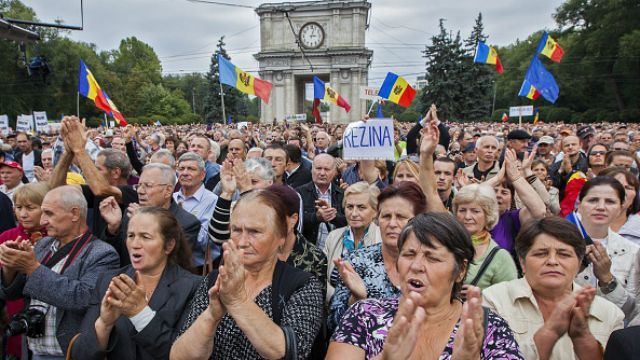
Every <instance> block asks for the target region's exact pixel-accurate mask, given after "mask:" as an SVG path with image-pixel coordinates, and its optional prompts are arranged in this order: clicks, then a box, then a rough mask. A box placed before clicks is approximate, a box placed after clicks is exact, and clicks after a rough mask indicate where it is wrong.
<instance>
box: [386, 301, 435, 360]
mask: <svg viewBox="0 0 640 360" xmlns="http://www.w3.org/2000/svg"><path fill="white" fill-rule="evenodd" d="M420 296H421V295H419V294H417V293H413V292H412V293H409V295H407V296H403V297H402V298H401V300H400V305H399V306H398V312H397V313H396V316H395V318H394V319H393V324H392V325H391V329H389V334H388V335H387V339H386V340H385V342H384V349H383V350H382V356H381V358H382V359H384V360H396V359H398V360H405V359H409V358H410V357H411V355H412V354H413V352H414V348H415V347H416V344H417V341H418V336H419V335H420V328H421V326H422V324H423V323H424V321H425V319H426V314H425V312H424V308H422V306H419V305H418V303H419V302H420Z"/></svg>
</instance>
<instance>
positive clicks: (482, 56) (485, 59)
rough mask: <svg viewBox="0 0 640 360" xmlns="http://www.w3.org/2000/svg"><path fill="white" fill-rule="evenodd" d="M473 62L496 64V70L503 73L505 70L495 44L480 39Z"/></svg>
mask: <svg viewBox="0 0 640 360" xmlns="http://www.w3.org/2000/svg"><path fill="white" fill-rule="evenodd" d="M473 62H475V63H481V64H490V65H495V66H496V71H497V72H498V73H499V74H502V73H503V72H504V68H503V67H502V62H501V61H500V57H499V56H498V52H497V51H496V49H495V48H494V47H493V46H489V45H487V44H485V43H484V41H478V46H477V47H476V56H475V57H474V58H473Z"/></svg>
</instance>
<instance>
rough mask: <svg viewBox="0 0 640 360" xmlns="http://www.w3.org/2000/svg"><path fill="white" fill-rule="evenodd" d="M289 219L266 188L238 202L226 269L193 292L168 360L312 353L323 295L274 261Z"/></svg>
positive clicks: (300, 274)
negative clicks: (184, 321) (179, 332)
mask: <svg viewBox="0 0 640 360" xmlns="http://www.w3.org/2000/svg"><path fill="white" fill-rule="evenodd" d="M286 214H287V209H286V207H285V205H284V203H283V202H282V200H281V199H280V198H279V197H278V196H277V195H276V194H275V193H273V192H270V191H265V190H253V191H252V192H250V193H248V194H245V195H244V196H243V197H242V198H240V200H238V202H237V204H236V205H235V207H234V209H233V213H232V214H231V227H230V231H231V241H228V242H225V243H224V244H223V248H224V252H223V253H224V255H223V257H224V259H223V265H222V266H220V269H219V271H216V270H214V271H213V272H212V273H210V274H209V275H208V276H207V278H206V279H205V281H204V282H203V283H202V285H201V286H200V289H199V290H198V291H197V293H196V295H195V297H194V300H193V302H192V305H191V311H190V313H189V315H188V317H187V321H186V325H185V327H184V329H183V331H184V333H183V334H182V335H181V336H180V337H179V338H178V340H177V341H176V342H175V343H174V345H173V347H172V348H171V358H172V359H202V358H211V359H261V358H267V359H280V358H283V357H285V356H287V358H289V357H291V358H300V359H304V358H307V357H308V356H309V354H310V352H311V347H312V344H313V342H314V339H315V337H316V335H317V334H318V332H319V330H320V327H321V323H322V311H323V302H324V294H323V290H322V285H321V284H320V282H319V281H318V280H317V279H316V278H315V277H313V276H311V275H310V274H308V273H305V272H303V271H301V270H297V269H295V268H293V267H291V266H289V265H287V264H285V263H284V262H281V261H278V254H279V252H280V249H281V248H282V247H283V246H284V244H285V238H286V236H287V217H286Z"/></svg>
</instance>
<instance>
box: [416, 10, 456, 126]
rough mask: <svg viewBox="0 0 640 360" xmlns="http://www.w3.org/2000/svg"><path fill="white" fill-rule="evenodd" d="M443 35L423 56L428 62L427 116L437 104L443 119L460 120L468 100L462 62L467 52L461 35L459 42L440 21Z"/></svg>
mask: <svg viewBox="0 0 640 360" xmlns="http://www.w3.org/2000/svg"><path fill="white" fill-rule="evenodd" d="M439 26H440V33H439V34H438V35H435V36H433V37H432V38H431V45H427V46H426V47H425V50H424V51H423V52H422V53H423V57H424V58H426V59H427V61H426V80H427V86H426V87H425V89H424V92H423V93H422V98H421V99H420V100H421V103H422V105H423V107H424V108H423V109H420V110H421V111H420V112H424V111H425V110H426V107H428V106H429V104H432V103H435V104H436V105H437V106H438V108H439V109H440V114H441V116H442V118H443V119H448V120H449V119H456V118H459V117H460V115H461V106H460V101H461V99H462V98H463V97H464V94H463V88H464V86H465V84H464V83H463V78H462V74H463V73H464V68H463V66H462V59H463V55H464V50H463V49H462V43H461V39H460V33H458V35H457V36H456V37H455V38H452V36H451V34H450V33H448V32H447V30H446V29H445V27H444V20H443V19H440V25H439Z"/></svg>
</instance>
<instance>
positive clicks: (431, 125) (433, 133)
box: [420, 120, 440, 156]
mask: <svg viewBox="0 0 640 360" xmlns="http://www.w3.org/2000/svg"><path fill="white" fill-rule="evenodd" d="M420 134H421V135H422V138H421V139H420V156H433V153H434V152H435V151H436V146H437V145H438V142H439V141H440V130H439V129H438V125H436V122H435V120H432V121H429V122H428V123H426V124H425V126H424V127H423V128H422V130H420Z"/></svg>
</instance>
